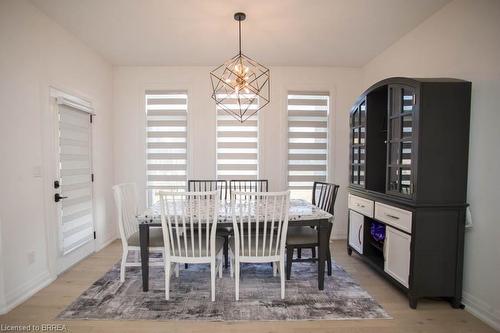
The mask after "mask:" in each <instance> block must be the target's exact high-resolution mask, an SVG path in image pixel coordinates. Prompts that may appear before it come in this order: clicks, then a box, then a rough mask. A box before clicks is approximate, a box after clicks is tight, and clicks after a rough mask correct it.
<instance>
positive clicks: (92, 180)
mask: <svg viewBox="0 0 500 333" xmlns="http://www.w3.org/2000/svg"><path fill="white" fill-rule="evenodd" d="M90 181H91V182H92V183H93V182H94V174H93V173H92V174H90Z"/></svg>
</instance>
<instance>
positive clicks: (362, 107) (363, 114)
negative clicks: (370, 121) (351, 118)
mask: <svg viewBox="0 0 500 333" xmlns="http://www.w3.org/2000/svg"><path fill="white" fill-rule="evenodd" d="M359 119H360V125H365V124H366V102H363V103H361V105H360V106H359Z"/></svg>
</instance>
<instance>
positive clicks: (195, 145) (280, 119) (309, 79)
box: [113, 66, 361, 238]
mask: <svg viewBox="0 0 500 333" xmlns="http://www.w3.org/2000/svg"><path fill="white" fill-rule="evenodd" d="M214 67H215V66H214ZM211 69H212V68H209V67H116V68H115V70H114V76H113V79H114V85H113V99H114V131H113V132H114V149H113V150H114V160H115V182H116V183H120V182H128V181H132V182H136V183H137V184H138V186H139V187H140V188H144V187H145V184H146V165H145V158H144V156H145V142H146V141H145V140H146V139H145V112H144V91H145V89H146V88H163V89H174V90H179V89H187V90H188V105H189V106H188V108H189V110H188V114H189V119H188V121H189V122H190V123H189V125H188V127H189V128H188V131H189V134H188V136H189V141H190V144H189V148H188V150H190V152H189V158H190V163H189V164H190V170H189V171H188V173H189V175H188V177H190V178H214V177H215V172H216V169H215V148H216V147H215V140H216V138H215V104H214V102H213V101H212V100H211V98H210V94H211V91H210V79H209V72H210V70H211ZM360 74H361V73H360V70H359V69H350V68H321V67H316V68H304V67H273V68H271V96H272V97H271V103H270V104H269V105H268V106H267V107H265V109H263V110H261V111H259V117H260V118H259V119H260V138H259V140H260V177H261V178H266V179H269V181H270V188H271V190H280V189H286V187H287V184H286V175H287V152H286V142H287V118H286V98H287V96H286V94H287V91H288V90H311V91H314V90H316V91H318V90H319V91H329V92H330V95H331V105H332V113H331V115H332V118H331V122H330V125H331V128H330V130H331V133H332V134H333V135H332V136H331V142H330V144H331V145H330V147H331V149H330V152H331V154H330V155H331V160H330V170H329V171H330V172H329V180H330V181H332V182H335V183H337V184H340V185H341V190H340V192H339V197H338V199H337V204H336V215H337V218H336V220H335V226H334V232H333V235H334V237H337V238H345V235H346V230H347V192H346V187H347V180H348V169H347V165H348V156H349V148H348V140H349V129H348V110H349V109H350V106H351V104H352V103H353V102H354V100H355V98H356V96H357V95H358V94H359V93H360V87H359V82H360V78H361V76H360ZM144 205H145V195H144V196H143V198H142V207H144Z"/></svg>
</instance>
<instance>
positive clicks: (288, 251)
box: [286, 246, 293, 280]
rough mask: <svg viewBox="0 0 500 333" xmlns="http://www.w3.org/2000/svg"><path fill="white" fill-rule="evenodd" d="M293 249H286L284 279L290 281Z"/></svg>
mask: <svg viewBox="0 0 500 333" xmlns="http://www.w3.org/2000/svg"><path fill="white" fill-rule="evenodd" d="M292 260H293V247H291V246H290V247H287V248H286V279H287V280H290V276H291V275H292Z"/></svg>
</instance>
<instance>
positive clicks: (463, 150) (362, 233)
mask: <svg viewBox="0 0 500 333" xmlns="http://www.w3.org/2000/svg"><path fill="white" fill-rule="evenodd" d="M470 94H471V83H470V82H466V81H462V80H457V79H410V78H399V77H395V78H389V79H386V80H383V81H380V82H378V83H376V84H374V85H373V86H372V87H370V88H369V89H368V90H367V91H365V92H364V93H363V94H362V95H361V96H360V97H359V98H358V99H357V101H356V103H355V104H354V106H353V108H352V110H351V112H350V129H351V132H350V181H349V183H350V186H349V202H348V206H349V223H348V252H349V254H352V251H353V250H354V251H355V252H357V253H358V254H359V255H361V257H362V258H363V259H364V260H365V261H366V262H367V263H368V264H370V265H371V266H372V267H374V268H375V269H376V270H378V271H379V272H380V273H381V274H383V275H384V276H385V277H387V279H389V280H390V281H391V282H393V283H394V284H395V285H397V286H398V287H400V288H401V289H403V290H404V291H405V292H406V293H407V294H408V297H409V300H410V306H411V307H412V308H416V306H417V300H418V298H422V297H442V298H445V299H448V300H449V301H450V302H451V304H452V306H454V307H460V306H461V296H462V266H463V246H464V226H465V210H466V207H467V203H466V196H467V164H468V150H469V148H468V147H469V118H470Z"/></svg>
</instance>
